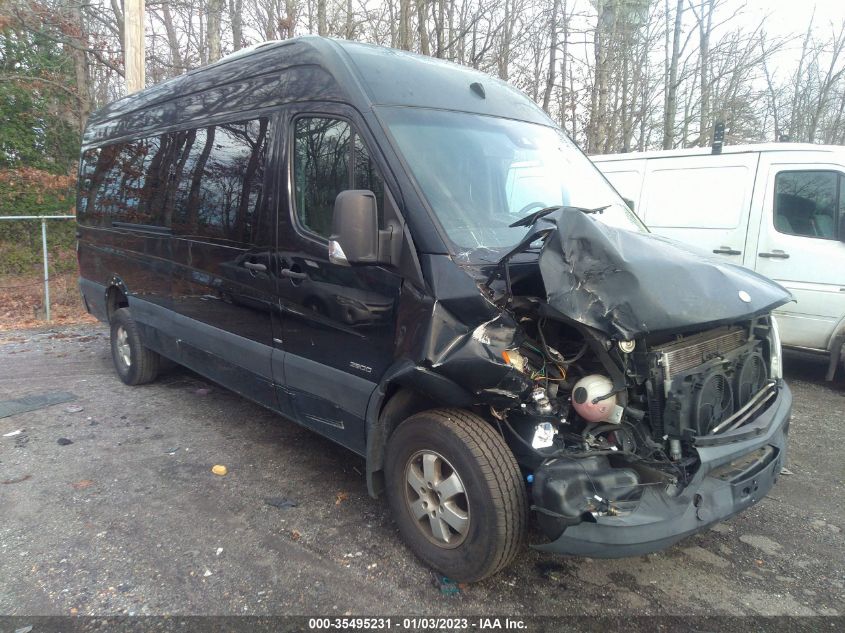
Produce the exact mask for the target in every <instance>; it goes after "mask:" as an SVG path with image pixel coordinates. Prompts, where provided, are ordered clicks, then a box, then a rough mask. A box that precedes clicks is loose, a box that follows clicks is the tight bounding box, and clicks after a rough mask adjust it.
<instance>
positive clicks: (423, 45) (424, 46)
mask: <svg viewBox="0 0 845 633" xmlns="http://www.w3.org/2000/svg"><path fill="white" fill-rule="evenodd" d="M425 3H426V0H417V35H418V36H419V38H420V52H421V53H422V54H423V55H431V47H430V46H429V43H428V31H427V29H426V27H425V23H426V10H425Z"/></svg>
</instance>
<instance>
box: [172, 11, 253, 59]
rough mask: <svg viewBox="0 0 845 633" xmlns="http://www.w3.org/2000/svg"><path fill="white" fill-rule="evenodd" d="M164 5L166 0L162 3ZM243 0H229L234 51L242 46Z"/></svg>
mask: <svg viewBox="0 0 845 633" xmlns="http://www.w3.org/2000/svg"><path fill="white" fill-rule="evenodd" d="M163 4H164V5H165V6H166V5H167V2H164V3H163ZM243 8H244V2H243V0H229V16H230V17H231V18H232V45H233V47H234V49H235V50H236V51H239V50H241V49H242V48H243V42H244V26H243V24H244V23H243V16H242V15H241V13H243Z"/></svg>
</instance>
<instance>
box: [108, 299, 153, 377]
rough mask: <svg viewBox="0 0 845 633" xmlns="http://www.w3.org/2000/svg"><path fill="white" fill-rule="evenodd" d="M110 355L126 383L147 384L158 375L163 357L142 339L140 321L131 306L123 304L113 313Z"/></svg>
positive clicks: (119, 374)
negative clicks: (134, 316)
mask: <svg viewBox="0 0 845 633" xmlns="http://www.w3.org/2000/svg"><path fill="white" fill-rule="evenodd" d="M123 333H125V337H124V334H123ZM126 346H128V353H127V347H126ZM127 356H128V360H127ZM111 358H112V362H113V363H114V368H115V370H116V371H117V375H118V377H119V378H120V379H121V380H122V381H123V382H125V383H126V384H127V385H144V384H146V383H148V382H152V381H153V380H155V379H156V376H158V370H159V366H160V363H161V358H160V357H159V355H158V354H157V353H156V352H154V351H152V350H151V349H148V348H146V347H144V345H143V343H141V335H140V334H139V332H138V325H137V324H136V323H135V320H134V319H133V318H132V315H131V314H130V313H129V308H120V309H119V310H115V311H114V313H113V314H112V317H111Z"/></svg>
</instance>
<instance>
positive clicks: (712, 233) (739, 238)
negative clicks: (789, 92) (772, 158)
mask: <svg viewBox="0 0 845 633" xmlns="http://www.w3.org/2000/svg"><path fill="white" fill-rule="evenodd" d="M758 160H759V153H757V152H749V153H743V154H722V155H716V156H714V155H709V154H708V155H698V156H683V157H667V158H652V159H649V160H648V165H647V167H646V175H645V181H644V183H643V192H642V200H643V203H642V205H641V208H640V209H638V211H639V212H640V217H641V218H642V219H643V221H644V222H645V223H646V225H647V226H648V227H649V228H650V229H651V230H652V231H654V232H655V233H658V234H660V235H665V236H667V237H671V238H673V239H676V240H678V241H681V242H685V243H687V244H690V245H693V246H695V247H697V248H700V249H703V250H705V251H706V252H708V253H715V254H716V255H719V256H720V257H723V258H724V259H726V260H727V261H730V262H731V263H734V264H742V263H743V261H744V260H743V255H744V252H743V251H744V248H745V236H746V230H747V226H748V213H749V207H750V204H751V197H752V193H753V187H754V178H755V174H756V170H757V162H758Z"/></svg>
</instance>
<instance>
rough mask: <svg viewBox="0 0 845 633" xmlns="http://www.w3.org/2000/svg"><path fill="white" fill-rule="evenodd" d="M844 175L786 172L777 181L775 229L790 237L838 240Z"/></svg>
mask: <svg viewBox="0 0 845 633" xmlns="http://www.w3.org/2000/svg"><path fill="white" fill-rule="evenodd" d="M841 181H842V175H841V174H838V173H837V172H833V171H786V172H781V173H779V174H778V175H777V176H776V177H775V208H774V222H775V229H777V231H778V232H780V233H787V234H789V235H802V236H805V237H817V238H822V239H836V235H837V228H836V226H837V222H838V217H839V212H840V204H841V201H840V191H841V189H842V184H841Z"/></svg>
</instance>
